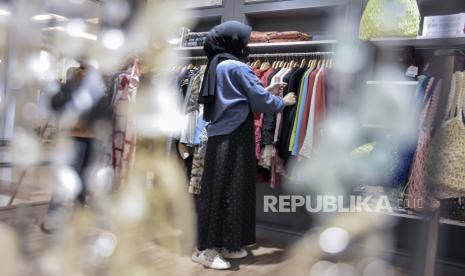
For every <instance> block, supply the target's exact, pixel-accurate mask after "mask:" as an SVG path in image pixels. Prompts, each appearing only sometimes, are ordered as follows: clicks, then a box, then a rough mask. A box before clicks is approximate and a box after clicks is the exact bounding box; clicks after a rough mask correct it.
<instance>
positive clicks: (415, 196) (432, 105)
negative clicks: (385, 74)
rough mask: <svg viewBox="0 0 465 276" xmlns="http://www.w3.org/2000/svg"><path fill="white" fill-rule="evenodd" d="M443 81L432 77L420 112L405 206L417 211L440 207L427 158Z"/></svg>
mask: <svg viewBox="0 0 465 276" xmlns="http://www.w3.org/2000/svg"><path fill="white" fill-rule="evenodd" d="M441 82H442V81H441V80H439V81H434V79H433V78H431V79H430V80H429V83H428V86H427V88H426V94H427V103H426V105H425V107H424V108H423V110H422V112H421V114H420V129H419V136H418V144H417V148H416V150H415V155H414V158H413V163H412V166H411V168H410V175H409V179H408V182H407V185H406V187H405V190H406V192H405V205H406V206H405V208H407V209H413V210H415V211H426V210H430V209H436V208H439V201H437V200H435V199H434V198H433V197H432V194H433V193H432V191H431V187H429V186H428V183H427V176H428V175H427V163H428V161H427V159H428V147H429V145H430V141H431V132H432V129H433V122H434V118H435V116H436V113H437V110H438V102H439V92H440V87H441ZM428 95H429V97H428Z"/></svg>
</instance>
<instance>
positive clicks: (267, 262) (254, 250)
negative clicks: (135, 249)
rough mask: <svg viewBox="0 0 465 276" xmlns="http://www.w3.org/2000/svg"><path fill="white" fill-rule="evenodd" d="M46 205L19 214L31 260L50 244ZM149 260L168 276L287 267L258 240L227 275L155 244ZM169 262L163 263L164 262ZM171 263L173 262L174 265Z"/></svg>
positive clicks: (2, 217)
mask: <svg viewBox="0 0 465 276" xmlns="http://www.w3.org/2000/svg"><path fill="white" fill-rule="evenodd" d="M45 211H46V205H44V204H40V205H37V206H34V207H31V208H29V210H23V211H22V212H26V213H29V216H28V217H29V218H30V219H29V220H28V224H29V225H30V227H28V228H29V231H28V232H29V234H28V235H27V236H28V238H27V244H26V245H25V246H26V247H27V249H26V251H28V252H30V253H31V255H32V256H31V257H32V259H34V256H35V257H37V256H40V254H41V251H42V250H43V248H44V245H46V244H47V242H48V240H49V235H47V234H44V233H43V232H42V231H41V230H40V228H39V222H40V220H41V217H42V216H43V214H45ZM17 214H18V210H17V209H16V208H12V209H10V210H0V221H2V222H6V223H8V224H10V225H11V224H15V217H16V215H17ZM141 250H144V251H145V250H148V253H149V254H150V256H151V257H150V259H151V260H152V261H153V265H154V266H156V267H160V268H161V269H162V270H163V267H166V266H167V264H168V263H170V264H173V263H174V264H176V265H175V268H174V271H173V266H172V265H170V266H169V267H166V269H167V270H169V271H170V272H171V273H170V275H195V276H197V275H198V276H200V275H202V276H215V275H283V274H284V273H283V271H284V269H285V266H286V262H287V261H286V260H285V251H284V249H283V248H282V247H280V246H278V245H276V244H275V243H273V242H271V241H265V240H259V241H258V242H257V244H256V245H253V246H250V247H249V248H248V251H249V256H248V257H247V258H245V259H242V260H236V261H232V262H231V264H232V268H231V269H230V270H226V271H216V270H212V269H207V268H204V267H203V266H201V265H199V264H196V263H193V262H192V261H191V260H190V257H189V256H182V257H174V256H170V255H169V254H164V253H161V252H162V251H160V250H157V247H156V246H155V244H148V245H147V248H143V249H141ZM168 258H169V259H170V260H169V262H166V260H167V259H168ZM173 261H174V262H173Z"/></svg>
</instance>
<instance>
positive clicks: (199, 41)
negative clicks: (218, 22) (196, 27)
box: [182, 32, 208, 47]
mask: <svg viewBox="0 0 465 276" xmlns="http://www.w3.org/2000/svg"><path fill="white" fill-rule="evenodd" d="M207 34H208V33H207V32H201V33H194V32H191V33H188V34H187V35H186V37H185V38H184V41H183V44H182V45H183V46H184V47H199V46H203V44H204V43H205V38H206V37H207Z"/></svg>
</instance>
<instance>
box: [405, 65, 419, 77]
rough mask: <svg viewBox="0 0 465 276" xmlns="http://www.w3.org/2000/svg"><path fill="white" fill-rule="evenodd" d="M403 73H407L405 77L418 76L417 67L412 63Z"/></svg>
mask: <svg viewBox="0 0 465 276" xmlns="http://www.w3.org/2000/svg"><path fill="white" fill-rule="evenodd" d="M405 75H407V77H411V78H415V77H416V76H418V67H416V66H413V65H411V66H409V68H407V72H405Z"/></svg>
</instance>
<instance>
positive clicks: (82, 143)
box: [41, 62, 113, 233]
mask: <svg viewBox="0 0 465 276" xmlns="http://www.w3.org/2000/svg"><path fill="white" fill-rule="evenodd" d="M50 105H51V109H52V110H53V111H54V112H55V115H56V116H57V117H58V120H59V122H60V128H61V129H64V130H65V131H66V134H67V136H68V137H69V138H70V139H71V141H72V144H73V151H72V154H73V156H72V158H71V159H70V161H69V162H70V164H65V165H68V166H69V167H71V168H72V169H73V170H74V172H73V171H70V170H67V169H65V171H63V172H62V173H64V174H66V175H67V176H68V178H66V177H65V179H58V182H59V183H57V184H58V185H55V188H54V192H53V194H52V198H51V200H50V204H49V207H48V211H47V216H46V218H45V219H44V221H43V222H42V224H41V229H42V231H44V232H45V233H52V232H53V231H54V230H56V229H57V228H58V227H59V219H61V218H62V216H61V215H62V213H63V212H62V211H63V209H64V208H63V207H64V205H65V204H67V203H70V202H69V196H68V195H69V194H70V193H71V194H72V197H74V201H76V202H77V203H79V204H80V205H81V206H84V205H85V203H86V197H87V192H88V187H87V185H88V180H87V178H88V177H86V176H87V175H88V174H89V172H90V171H91V167H92V166H91V165H92V164H93V163H94V162H95V160H96V159H97V158H98V156H99V152H100V151H101V148H102V147H101V143H102V142H103V141H99V139H97V137H96V133H95V132H94V131H93V126H94V125H95V123H96V122H99V121H102V120H104V121H109V120H110V119H111V118H112V116H113V115H112V113H113V111H112V110H111V108H110V105H109V100H108V98H107V96H105V86H104V83H103V80H102V77H101V75H100V73H99V72H98V71H97V70H96V69H94V68H93V67H92V66H90V65H89V64H86V63H85V62H81V65H80V66H79V67H72V68H70V69H68V71H67V76H66V82H65V83H64V84H63V85H62V86H61V88H60V91H59V92H58V93H57V94H55V95H54V96H53V97H52V98H51V102H50ZM69 126H71V127H69ZM60 165H62V164H60ZM69 167H68V168H69ZM62 170H63V167H62ZM73 176H76V177H74V179H75V180H77V181H73ZM61 180H64V181H65V182H67V183H60V181H61ZM79 182H80V183H79ZM79 184H80V185H79ZM67 201H68V202H67Z"/></svg>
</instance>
